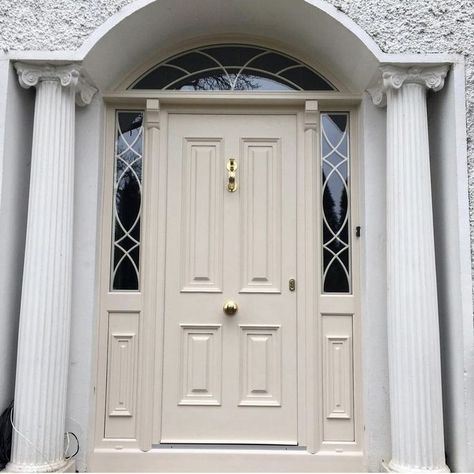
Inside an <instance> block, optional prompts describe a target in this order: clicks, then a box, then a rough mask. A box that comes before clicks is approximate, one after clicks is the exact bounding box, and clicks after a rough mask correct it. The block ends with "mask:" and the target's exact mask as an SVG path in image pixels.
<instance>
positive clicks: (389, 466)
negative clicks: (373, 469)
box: [382, 461, 451, 473]
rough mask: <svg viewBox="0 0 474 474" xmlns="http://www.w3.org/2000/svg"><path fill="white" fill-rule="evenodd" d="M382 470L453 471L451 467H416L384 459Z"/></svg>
mask: <svg viewBox="0 0 474 474" xmlns="http://www.w3.org/2000/svg"><path fill="white" fill-rule="evenodd" d="M382 472H430V473H431V472H451V471H450V469H449V467H448V466H446V464H445V465H444V466H442V467H441V468H436V469H431V468H429V467H427V468H419V467H418V468H415V467H412V466H401V465H400V464H395V463H394V462H393V461H390V462H389V463H388V464H387V463H386V462H385V461H383V462H382Z"/></svg>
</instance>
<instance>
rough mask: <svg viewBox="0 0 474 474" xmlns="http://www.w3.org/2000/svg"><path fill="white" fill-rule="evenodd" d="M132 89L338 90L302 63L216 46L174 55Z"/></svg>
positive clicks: (248, 48)
mask: <svg viewBox="0 0 474 474" xmlns="http://www.w3.org/2000/svg"><path fill="white" fill-rule="evenodd" d="M130 88H131V89H164V90H180V91H216V90H219V91H223V90H224V91H233V90H236V91H292V90H293V91H295V90H296V91H303V90H304V91H308V90H311V91H330V90H336V88H335V87H334V86H333V85H332V84H331V83H330V82H329V81H328V80H327V79H325V78H324V77H322V76H321V75H320V74H318V73H317V72H316V71H314V70H313V69H312V68H310V67H309V66H308V65H306V64H304V63H302V62H301V61H299V60H297V59H295V58H292V57H289V56H287V55H285V54H282V53H279V52H277V51H273V50H270V49H265V48H261V47H257V46H248V45H234V44H233V45H229V44H227V45H214V46H205V47H202V48H197V49H193V50H190V51H186V52H184V53H180V54H178V55H176V56H173V57H171V58H169V59H167V60H165V61H163V62H162V63H160V64H158V65H157V66H155V67H154V68H152V69H151V70H149V71H147V72H146V73H145V74H144V75H143V76H142V77H140V78H139V79H138V80H137V81H135V83H134V84H132V86H131V87H130Z"/></svg>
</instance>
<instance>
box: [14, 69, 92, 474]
mask: <svg viewBox="0 0 474 474" xmlns="http://www.w3.org/2000/svg"><path fill="white" fill-rule="evenodd" d="M15 67H16V69H17V72H18V76H19V81H20V84H21V85H22V87H25V88H29V87H32V86H34V87H36V103H35V115H34V127H33V144H32V155H31V176H30V192H29V203H28V223H27V235H26V247H25V260H24V270H23V287H22V295H21V310H20V328H19V336H18V356H17V369H16V386H15V404H14V415H13V424H14V430H13V445H12V452H11V462H10V464H8V466H7V470H8V471H11V472H52V471H59V470H62V469H64V467H65V465H66V464H67V461H66V460H65V458H64V446H65V445H64V428H65V412H66V394H67V376H68V364H69V327H70V317H71V276H72V239H73V201H74V133H75V101H77V103H78V104H80V105H85V104H88V103H90V101H91V100H92V97H93V95H94V93H95V89H94V88H92V87H91V86H90V85H88V84H87V83H86V82H85V80H84V79H83V78H82V76H81V74H80V69H79V67H78V66H76V65H68V66H59V67H53V66H36V65H31V64H22V63H17V64H16V65H15Z"/></svg>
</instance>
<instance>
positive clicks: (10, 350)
mask: <svg viewBox="0 0 474 474" xmlns="http://www.w3.org/2000/svg"><path fill="white" fill-rule="evenodd" d="M25 92H26V91H24V90H22V89H20V86H19V84H18V79H17V78H16V73H15V72H14V71H13V70H12V68H11V66H10V64H9V62H8V61H0V134H4V147H3V150H2V149H0V157H1V156H2V154H3V164H2V168H3V169H2V170H0V179H1V187H0V223H1V224H0V305H1V306H0V308H1V310H0V348H1V350H0V412H1V411H3V410H4V408H5V407H6V406H7V405H8V403H9V402H10V400H11V399H12V398H13V392H14V388H15V366H16V344H17V335H18V316H19V312H20V292H21V276H22V272H23V251H24V246H25V236H26V234H25V232H26V213H27V208H28V188H29V181H30V156H31V136H32V128H33V104H34V92H33V91H31V92H26V93H25ZM1 142H2V140H1V137H0V143H1ZM1 161H2V160H1V159H0V162H1Z"/></svg>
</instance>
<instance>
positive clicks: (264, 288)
mask: <svg viewBox="0 0 474 474" xmlns="http://www.w3.org/2000/svg"><path fill="white" fill-rule="evenodd" d="M241 150H242V172H241V173H242V174H241V176H242V177H241V182H242V185H241V191H240V193H241V206H242V209H241V214H242V234H241V239H242V242H241V247H242V259H241V290H240V293H280V292H281V266H282V261H281V258H282V255H281V221H282V217H281V213H282V207H281V146H280V140H279V139H243V140H242V143H241Z"/></svg>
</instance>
